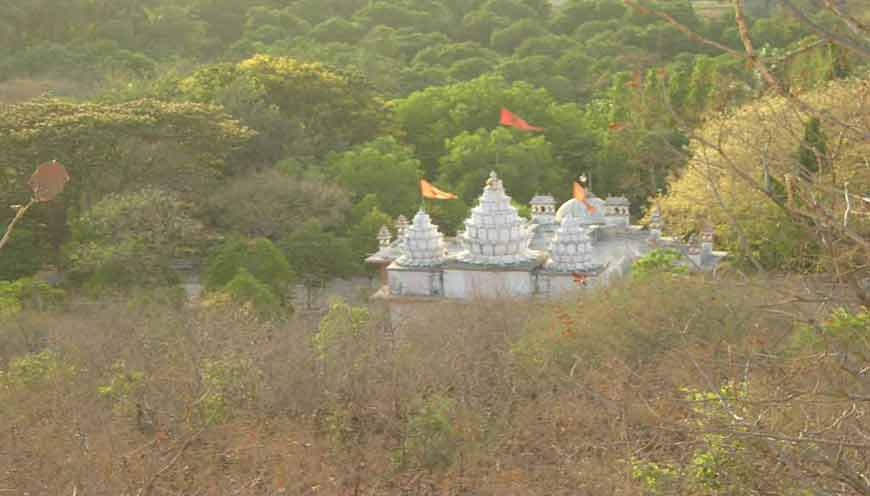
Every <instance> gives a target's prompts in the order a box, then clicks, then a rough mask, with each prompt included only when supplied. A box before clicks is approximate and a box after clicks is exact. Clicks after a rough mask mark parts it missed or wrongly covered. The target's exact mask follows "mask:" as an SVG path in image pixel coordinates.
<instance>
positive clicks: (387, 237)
mask: <svg viewBox="0 0 870 496" xmlns="http://www.w3.org/2000/svg"><path fill="white" fill-rule="evenodd" d="M392 241H393V234H392V233H390V228H388V227H387V226H381V230H380V231H378V245H379V246H380V247H381V248H387V247H389V246H390V243H391V242H392Z"/></svg>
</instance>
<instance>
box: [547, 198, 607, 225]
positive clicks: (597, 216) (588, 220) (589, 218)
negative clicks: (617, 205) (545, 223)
mask: <svg viewBox="0 0 870 496" xmlns="http://www.w3.org/2000/svg"><path fill="white" fill-rule="evenodd" d="M588 202H589V204H590V205H592V206H593V207H594V208H595V211H594V212H590V211H589V209H587V208H586V205H584V204H583V202H581V201H579V200H577V199H576V198H571V199H570V200H568V201H566V202H565V203H563V204H562V206H561V207H559V210H557V211H556V221H557V222H562V220H564V219H565V218H567V217H573V218H577V219H580V223H581V224H587V225H595V224H604V223H605V220H604V200H602V199H601V198H598V197H591V198H589V200H588Z"/></svg>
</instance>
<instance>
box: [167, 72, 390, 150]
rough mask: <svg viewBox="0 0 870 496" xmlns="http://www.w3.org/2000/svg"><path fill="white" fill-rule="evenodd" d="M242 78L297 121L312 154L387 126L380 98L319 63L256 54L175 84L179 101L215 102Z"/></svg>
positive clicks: (358, 80)
mask: <svg viewBox="0 0 870 496" xmlns="http://www.w3.org/2000/svg"><path fill="white" fill-rule="evenodd" d="M239 79H245V80H250V81H251V83H252V84H253V85H254V86H255V87H258V88H261V89H262V91H263V100H264V102H265V103H267V104H268V105H274V106H275V107H277V108H278V109H280V111H281V112H282V113H283V114H284V115H285V116H286V117H287V118H290V119H293V120H294V121H296V122H299V123H300V124H301V126H302V129H304V132H305V135H304V138H305V139H306V140H308V141H310V142H311V144H312V147H313V151H314V152H315V154H318V155H319V154H325V153H326V151H328V150H338V149H342V148H346V147H349V146H352V145H354V144H357V143H362V142H365V141H368V140H370V139H373V138H374V137H376V136H377V135H379V134H380V133H382V132H383V131H384V130H385V129H386V127H387V126H388V122H387V121H388V116H387V113H386V110H385V107H384V101H383V99H382V98H381V97H380V95H379V94H378V93H377V92H376V91H375V90H374V88H372V87H371V86H370V85H369V83H368V82H367V81H365V80H364V79H363V78H362V77H361V76H359V75H358V74H355V73H352V72H347V71H340V70H337V69H331V68H327V67H326V66H324V65H322V64H319V63H307V62H301V61H299V60H296V59H292V58H286V57H273V56H268V55H257V56H254V57H252V58H249V59H246V60H243V61H242V62H239V63H238V64H217V65H213V66H207V67H204V68H202V69H199V70H197V71H196V72H194V74H193V75H191V76H189V77H187V78H184V79H181V80H179V81H178V83H177V85H176V88H175V92H176V96H177V97H179V98H188V99H192V100H194V101H201V102H215V101H216V98H217V95H218V93H219V92H220V91H221V89H222V88H225V87H227V86H229V85H231V84H232V83H233V82H235V81H237V80H239Z"/></svg>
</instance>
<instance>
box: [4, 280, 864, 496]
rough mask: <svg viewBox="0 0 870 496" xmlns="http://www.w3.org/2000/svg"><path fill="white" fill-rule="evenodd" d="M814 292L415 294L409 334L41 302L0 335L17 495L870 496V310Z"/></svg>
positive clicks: (669, 285) (751, 287)
mask: <svg viewBox="0 0 870 496" xmlns="http://www.w3.org/2000/svg"><path fill="white" fill-rule="evenodd" d="M771 287H773V288H774V289H770V288H771ZM801 291H802V290H800V288H796V287H794V285H793V283H792V282H790V281H785V280H779V281H776V284H775V285H773V286H772V285H770V284H769V281H760V280H753V281H744V282H734V281H712V280H707V279H704V278H696V277H682V276H681V277H670V276H668V277H662V278H651V279H649V280H647V281H637V282H631V283H622V284H617V285H615V286H613V287H611V288H608V289H605V290H602V291H598V292H595V293H589V294H586V295H583V296H581V297H579V298H572V299H569V300H565V301H562V302H525V303H524V302H496V303H485V302H474V303H469V304H449V303H437V304H421V305H416V306H413V307H410V310H411V311H410V312H405V315H413V318H411V319H409V320H406V321H404V322H402V325H401V327H399V328H396V329H395V332H393V333H390V332H387V330H388V325H387V324H388V321H389V319H388V316H387V314H386V313H384V312H383V309H379V308H376V307H371V308H357V307H351V306H348V305H346V304H343V303H335V304H334V305H333V306H332V307H331V308H330V310H329V311H328V313H327V314H326V315H325V316H324V318H323V319H321V320H320V322H316V321H314V322H311V321H303V320H294V321H290V322H285V323H281V324H277V323H271V322H264V321H261V320H258V319H257V318H255V317H253V316H250V315H248V314H246V313H245V312H244V311H238V310H234V309H226V308H225V309H219V308H211V309H199V310H197V309H189V308H188V309H177V308H169V307H164V306H160V305H148V304H130V303H125V302H117V301H115V302H106V303H105V304H104V305H93V306H88V307H79V308H76V309H75V311H73V312H67V313H58V314H51V315H49V314H41V315H34V314H25V315H22V316H20V318H19V319H18V320H16V321H14V322H5V323H4V327H3V329H2V332H0V370H3V371H4V375H3V376H0V401H2V403H0V404H2V405H3V408H2V409H0V425H3V426H4V428H3V429H2V431H0V466H2V467H8V468H6V469H4V471H3V472H2V473H0V490H2V489H9V488H14V489H15V491H16V492H20V493H24V492H29V493H31V494H72V492H73V490H74V488H77V491H78V494H96V495H99V494H106V495H109V494H112V495H117V494H129V495H135V494H143V495H144V494H164V493H167V494H240V495H272V494H314V493H318V494H337V495H338V494H359V495H365V494H370V495H375V494H377V495H381V494H478V495H503V494H516V495H521V494H547V495H554V494H565V495H568V494H642V493H649V494H656V491H657V493H658V494H711V493H716V492H718V493H719V494H738V493H739V494H772V493H777V494H783V493H786V492H788V491H797V490H803V489H808V488H815V487H818V488H823V489H824V490H826V491H829V492H831V493H837V494H861V493H860V492H858V491H857V489H856V488H857V487H858V486H857V485H856V484H858V483H860V474H861V473H862V470H865V472H864V473H866V469H864V468H863V466H862V465H861V464H862V463H863V464H866V463H867V462H866V460H867V459H870V457H868V456H867V455H868V450H867V448H866V447H862V446H863V445H861V444H860V443H861V442H863V441H861V440H860V436H861V435H862V434H861V433H862V432H863V433H866V431H867V429H866V427H867V424H866V419H865V417H864V413H863V412H864V411H865V409H866V398H867V397H868V396H870V394H868V393H867V392H866V391H864V390H866V389H867V386H866V379H862V378H861V375H860V370H861V367H866V366H867V364H868V362H867V360H868V359H870V347H866V345H861V343H862V341H860V339H859V340H858V341H855V339H857V338H855V336H859V337H861V336H864V335H862V334H861V333H860V332H859V331H860V329H859V331H855V330H854V329H857V328H860V326H862V325H864V324H863V323H864V322H865V321H862V320H860V319H858V318H856V317H854V316H855V315H860V314H859V313H857V310H855V309H853V310H852V311H851V313H849V312H846V313H844V314H843V315H845V317H842V316H841V317H842V318H839V317H838V318H834V319H833V320H830V321H823V320H821V319H818V318H817V317H818V316H819V315H829V314H830V309H829V308H828V307H827V305H829V303H821V304H820V303H818V302H808V301H798V300H796V299H795V298H794V297H793V296H794V295H800V294H802V293H801ZM789 295H791V296H789ZM394 315H395V314H394ZM849 315H851V316H852V317H849ZM807 317H816V320H815V321H810V320H809V319H808V318H807ZM838 319H839V320H838ZM850 319H851V320H850ZM801 320H803V321H806V322H810V324H808V326H807V325H803V324H798V325H796V323H799V322H800V321H801ZM813 322H814V323H813ZM844 322H845V323H844ZM394 324H395V322H394ZM814 325H815V326H816V327H813V326H814ZM850 326H851V327H850ZM856 326H857V327H856ZM843 329H846V330H845V331H844V330H843ZM849 329H851V330H849ZM849 333H852V334H849ZM856 333H857V334H856ZM853 334H854V336H853ZM823 338H824V339H823ZM835 338H836V339H835ZM863 339H865V340H866V336H864V337H863ZM859 345H861V346H865V347H866V350H865V351H867V352H866V353H865V354H860V353H858V351H860V350H861V349H862V348H861V347H860V346H859ZM837 350H839V351H837ZM844 350H845V351H844ZM43 353H47V354H43ZM844 353H846V354H845V355H844ZM844 357H845V358H844ZM22 359H24V360H25V362H21V360H22ZM844 360H845V361H844ZM22 363H25V364H30V365H29V366H28V367H29V368H28V367H25V368H22V367H21V366H20V365H21V364H22ZM844 364H846V365H848V367H847V368H848V370H850V371H851V372H844V370H843V366H844ZM16 367H17V368H16ZM21 370H27V371H28V372H27V374H29V375H27V377H30V379H28V380H27V381H23V380H15V381H12V380H10V377H23V375H22V374H23V372H21ZM856 374H857V375H856ZM862 381H864V382H862ZM862 398H864V399H862ZM802 437H803V438H812V439H813V441H812V442H802V441H800V439H801V438H802ZM847 438H851V439H853V441H852V444H848V443H847V444H842V443H843V442H845V440H846V439H847ZM783 439H791V440H792V441H784V440H783ZM795 439H797V440H798V441H794V440H795ZM856 440H857V441H856ZM838 442H839V443H840V444H838ZM836 449H838V450H839V451H836ZM835 451H836V452H838V453H840V458H839V459H837V458H830V457H831V456H832V455H833V454H834V453H835ZM760 473H764V474H769V476H765V477H759V476H758V475H757V474H760ZM850 477H851V478H852V479H851V480H850V479H849V478H850Z"/></svg>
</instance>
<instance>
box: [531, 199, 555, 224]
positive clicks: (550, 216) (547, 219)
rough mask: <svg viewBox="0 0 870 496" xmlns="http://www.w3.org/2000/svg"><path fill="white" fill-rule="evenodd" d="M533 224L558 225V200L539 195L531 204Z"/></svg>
mask: <svg viewBox="0 0 870 496" xmlns="http://www.w3.org/2000/svg"><path fill="white" fill-rule="evenodd" d="M529 207H530V209H531V211H532V223H534V224H556V199H555V198H553V197H552V196H550V195H537V196H535V197H534V198H532V200H531V201H530V202H529Z"/></svg>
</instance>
